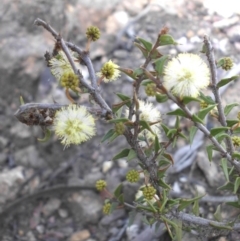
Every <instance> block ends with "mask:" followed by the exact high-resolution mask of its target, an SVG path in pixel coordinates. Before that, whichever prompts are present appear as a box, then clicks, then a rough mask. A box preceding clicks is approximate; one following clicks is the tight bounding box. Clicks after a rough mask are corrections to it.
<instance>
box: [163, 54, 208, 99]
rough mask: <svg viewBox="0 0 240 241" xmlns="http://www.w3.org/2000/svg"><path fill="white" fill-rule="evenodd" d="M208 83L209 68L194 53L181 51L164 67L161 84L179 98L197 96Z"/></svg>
mask: <svg viewBox="0 0 240 241" xmlns="http://www.w3.org/2000/svg"><path fill="white" fill-rule="evenodd" d="M209 83H210V70H209V68H208V66H207V64H206V63H205V62H204V61H203V59H201V58H200V57H199V56H198V55H196V54H189V53H182V54H179V55H178V56H177V57H176V58H173V59H172V60H170V61H169V62H168V64H167V66H166V67H165V69H164V78H163V85H164V87H165V88H166V89H167V90H168V91H170V92H172V93H173V94H174V95H175V96H178V97H180V98H182V97H184V96H191V97H198V96H199V94H200V91H201V90H203V89H205V88H206V87H207V86H208V85H209Z"/></svg>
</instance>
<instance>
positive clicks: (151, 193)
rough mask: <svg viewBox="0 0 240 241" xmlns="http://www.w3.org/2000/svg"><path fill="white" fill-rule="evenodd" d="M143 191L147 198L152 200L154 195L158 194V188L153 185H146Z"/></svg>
mask: <svg viewBox="0 0 240 241" xmlns="http://www.w3.org/2000/svg"><path fill="white" fill-rule="evenodd" d="M142 192H143V196H144V197H145V198H146V199H147V200H151V199H152V198H153V197H154V195H155V194H156V189H155V188H154V187H153V186H145V187H144V188H143V190H142Z"/></svg>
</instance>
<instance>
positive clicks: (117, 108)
mask: <svg viewBox="0 0 240 241" xmlns="http://www.w3.org/2000/svg"><path fill="white" fill-rule="evenodd" d="M35 24H36V25H39V26H42V27H44V28H45V29H46V30H48V31H49V32H50V33H51V34H52V35H53V37H54V38H55V39H56V45H55V48H54V50H53V52H52V53H47V54H46V55H45V57H46V60H47V63H48V66H49V67H50V69H51V72H52V74H53V75H54V76H55V77H56V78H57V80H58V81H59V85H61V86H62V87H64V88H66V95H67V97H68V99H69V102H70V104H69V106H65V107H63V106H61V105H58V104H45V105H41V104H26V105H24V104H23V105H22V106H20V108H19V110H18V111H17V113H16V117H17V118H18V119H19V121H21V122H23V123H25V124H28V125H36V124H38V125H41V126H44V127H45V128H49V129H50V130H53V131H54V132H55V134H56V135H57V136H58V138H59V139H61V143H62V144H63V145H64V146H65V147H68V146H69V145H73V144H74V145H78V144H81V143H82V142H85V141H88V140H90V139H91V138H92V137H93V136H94V135H95V119H96V117H97V116H101V117H103V118H105V119H106V120H107V121H108V123H112V124H114V125H115V128H113V129H110V130H109V131H108V132H107V133H106V134H105V136H104V137H103V138H102V142H104V141H107V140H108V141H109V142H111V141H114V140H115V138H116V137H117V136H122V137H124V138H126V140H127V142H128V144H129V147H128V148H126V149H123V150H122V151H121V152H119V153H118V154H116V155H115V156H114V157H113V160H117V159H120V158H126V159H127V160H131V159H133V158H136V159H137V160H138V163H139V167H138V168H137V167H136V169H133V170H131V171H129V172H128V173H127V175H126V180H127V181H129V182H137V181H138V180H139V177H140V173H142V174H143V176H144V179H145V185H144V186H143V187H142V188H141V190H140V192H139V193H138V196H137V197H136V201H135V203H134V204H129V203H126V202H125V201H124V196H123V192H122V184H120V185H119V186H118V187H117V188H116V190H115V192H114V193H113V194H111V193H109V192H108V191H107V183H106V182H105V181H104V180H99V181H98V182H97V183H96V188H97V190H98V191H101V192H107V195H108V196H109V198H108V199H106V200H105V205H104V206H103V212H104V213H105V214H110V213H111V212H112V211H114V209H116V208H120V207H123V206H128V207H130V208H132V210H133V211H132V213H131V214H132V215H133V216H134V213H136V212H138V211H139V212H143V213H144V214H145V215H146V217H145V222H147V223H148V224H149V225H151V224H153V223H159V222H163V223H164V224H165V226H166V229H167V231H168V232H169V235H170V236H171V237H172V239H174V240H182V239H181V229H182V228H184V227H187V228H188V230H201V228H202V229H204V228H206V227H207V228H208V229H209V230H210V232H211V231H212V230H215V231H216V230H239V229H240V223H235V222H234V221H233V220H229V221H224V222H222V221H221V218H220V209H219V208H218V209H217V210H216V213H215V215H214V217H215V220H208V219H204V218H201V217H198V216H199V205H198V202H199V199H201V197H202V196H196V197H194V198H191V199H184V198H177V199H175V198H173V197H172V196H171V195H170V190H171V186H170V185H169V184H168V183H167V182H166V178H165V177H166V175H167V173H166V171H167V170H168V168H169V167H170V166H172V165H174V160H173V158H172V156H171V154H170V153H168V152H167V148H168V146H169V145H175V143H176V141H177V140H178V139H179V138H184V139H186V140H189V142H190V143H192V141H193V139H194V136H195V134H196V131H197V130H200V131H201V132H203V133H204V135H205V136H206V137H207V138H208V139H209V140H210V141H211V144H210V145H209V146H208V147H207V150H206V151H207V154H208V157H209V161H211V160H212V152H213V150H214V151H217V152H219V153H220V154H221V157H222V159H221V161H219V163H220V164H221V168H222V170H223V172H224V174H225V177H226V184H225V185H223V186H222V187H220V188H221V190H228V191H231V192H232V193H234V194H239V186H240V177H239V175H240V162H239V159H240V153H239V152H238V151H236V149H235V148H236V147H238V146H239V145H240V144H239V143H240V141H239V137H238V136H237V133H238V132H239V130H240V127H239V126H240V120H239V116H240V114H239V115H238V116H236V118H235V119H234V120H227V119H226V116H227V115H228V114H229V113H230V111H231V110H232V108H234V107H235V106H238V104H236V103H233V104H228V105H226V106H225V107H223V105H222V102H221V98H220V94H219V89H220V88H221V87H222V86H224V85H226V84H228V83H230V82H231V81H234V80H235V79H237V76H233V77H231V78H227V79H222V80H218V79H217V76H216V68H217V67H221V68H222V69H224V70H229V69H230V68H231V67H232V66H233V63H232V60H231V59H230V58H223V59H220V60H219V61H218V62H217V63H216V61H215V58H214V55H213V50H212V46H211V42H210V41H209V39H208V37H207V36H205V37H204V43H203V45H204V46H203V53H202V54H201V55H200V54H189V53H181V54H179V55H177V56H176V57H174V58H172V59H170V58H169V56H164V55H162V53H161V52H160V50H161V49H160V47H161V46H165V45H175V44H177V43H176V42H175V40H174V39H173V37H172V36H171V35H169V34H168V29H166V28H164V29H162V30H161V31H160V33H159V34H158V36H157V39H156V42H155V43H154V44H152V43H150V42H148V41H146V40H144V39H142V38H137V39H136V43H135V46H136V47H137V48H139V50H140V51H141V52H142V55H143V58H145V62H144V64H143V65H142V66H141V67H139V68H137V69H130V68H123V67H120V66H118V65H116V64H115V63H113V62H112V61H111V60H109V61H108V62H107V63H105V64H104V66H103V67H102V68H101V70H100V72H99V73H96V72H95V70H94V69H93V66H92V63H91V60H90V54H89V49H90V46H91V41H96V40H97V39H98V38H99V37H100V31H99V30H98V29H97V28H96V27H90V28H88V29H87V32H86V36H87V45H86V49H85V50H81V49H80V48H79V47H77V46H76V45H74V44H73V43H70V42H65V41H64V40H63V39H62V37H61V36H60V35H59V34H58V33H57V32H56V31H55V30H54V29H53V28H52V27H51V26H50V25H48V24H47V23H45V22H44V21H43V20H41V19H37V20H36V21H35ZM204 55H206V57H207V60H208V64H207V63H206V62H205V61H204V59H203V56H204ZM80 62H83V63H84V64H85V65H86V66H87V68H88V71H89V76H90V77H89V78H90V82H88V81H86V80H85V79H84V78H83V76H82V74H81V66H80V65H79V63H80ZM149 65H152V66H153V70H151V71H150V70H149V69H150V68H149V67H148V66H149ZM120 72H122V74H126V75H128V76H130V77H131V78H132V79H133V81H134V85H133V94H132V96H126V95H124V94H122V93H117V96H118V98H119V99H120V102H119V103H117V104H115V105H113V106H111V107H110V106H108V104H107V103H106V102H105V100H104V99H103V98H102V96H101V93H100V91H99V85H101V83H102V81H104V82H106V83H108V84H111V83H109V82H110V81H117V79H118V77H119V76H120ZM97 77H98V79H97ZM207 87H211V89H212V92H213V94H214V99H213V98H211V97H210V96H206V95H204V94H203V93H202V91H203V90H204V89H205V88H207ZM140 88H145V92H146V95H147V96H154V97H155V98H156V101H157V102H159V103H162V104H164V103H165V102H166V101H168V100H169V101H171V102H173V103H175V104H176V105H177V106H178V107H177V109H176V110H174V111H172V112H169V113H164V114H168V115H172V116H175V117H176V122H175V126H174V127H173V128H172V127H169V126H168V124H167V123H164V121H163V120H162V118H161V114H160V112H159V111H158V110H157V109H156V108H155V107H154V105H153V103H150V102H145V101H143V100H140V99H139V89H140ZM69 90H71V91H74V92H76V93H81V92H84V93H88V94H89V95H90V96H91V99H92V100H94V102H95V103H96V104H97V105H98V109H96V108H91V107H88V108H86V107H84V106H80V105H79V104H78V103H76V102H75V101H74V100H73V99H72V98H71V96H70V95H69ZM191 102H198V103H199V106H200V109H199V110H198V111H197V112H196V113H192V112H191V111H190V110H189V108H188V104H189V103H191ZM208 113H209V114H211V115H212V116H214V117H215V118H216V119H217V120H218V122H219V127H216V128H212V129H210V130H208V128H207V127H206V125H205V117H206V116H207V114H208ZM33 116H34V118H32V117H33ZM181 118H187V119H189V120H190V121H191V122H192V127H191V128H190V129H189V136H186V135H184V134H183V133H182V130H181V128H180V119H181ZM47 133H48V132H46V134H47ZM163 136H164V138H165V139H166V140H167V141H163V140H162V139H163ZM45 139H47V138H45ZM229 204H230V205H232V206H234V207H236V208H240V204H239V202H238V201H236V202H232V203H229ZM191 205H193V208H192V214H187V213H185V212H183V211H184V210H185V208H186V207H189V206H191ZM180 223H181V225H180Z"/></svg>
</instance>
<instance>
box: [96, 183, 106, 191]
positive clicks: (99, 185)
mask: <svg viewBox="0 0 240 241" xmlns="http://www.w3.org/2000/svg"><path fill="white" fill-rule="evenodd" d="M95 186H96V189H97V190H98V191H102V190H104V189H105V188H106V186H107V183H106V181H104V180H98V181H97V182H96V185H95Z"/></svg>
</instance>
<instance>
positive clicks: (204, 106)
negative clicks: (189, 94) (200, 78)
mask: <svg viewBox="0 0 240 241" xmlns="http://www.w3.org/2000/svg"><path fill="white" fill-rule="evenodd" d="M207 107H208V104H207V103H206V102H204V101H202V102H200V108H201V109H204V108H207Z"/></svg>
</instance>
